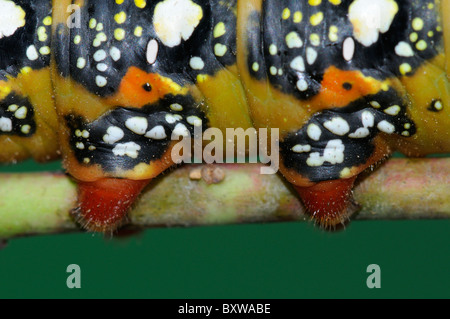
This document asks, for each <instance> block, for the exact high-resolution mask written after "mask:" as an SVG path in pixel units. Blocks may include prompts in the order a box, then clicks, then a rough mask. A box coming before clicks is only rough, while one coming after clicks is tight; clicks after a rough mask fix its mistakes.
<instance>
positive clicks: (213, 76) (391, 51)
mask: <svg viewBox="0 0 450 319" xmlns="http://www.w3.org/2000/svg"><path fill="white" fill-rule="evenodd" d="M77 8H79V10H76V9H77ZM449 80H450V1H449V0H441V1H439V0H436V1H433V0H427V1H425V0H420V1H418V0H411V1H406V0H296V1H292V0H289V1H287V0H276V1H275V0H266V1H261V0H246V1H244V0H238V1H237V0H234V1H219V0H209V1H206V0H205V1H202V0H161V1H156V0H155V1H145V0H115V1H114V0H109V1H106V0H104V1H92V0H84V1H81V0H79V1H65V0H54V1H49V0H39V1H37V0H29V1H19V0H14V1H11V0H0V149H1V151H0V161H2V162H10V161H17V160H22V159H25V158H27V157H30V156H32V157H34V158H35V159H36V160H38V161H45V160H50V159H53V158H57V157H58V156H60V155H62V158H63V163H64V167H65V169H66V170H67V172H68V173H69V174H70V175H71V176H73V178H74V179H75V180H77V181H78V183H79V206H78V208H77V209H76V210H74V212H73V215H74V217H75V218H77V220H78V221H79V222H80V224H81V225H83V226H84V227H85V228H86V229H88V230H93V231H111V230H114V229H116V228H117V227H119V226H120V225H121V224H123V222H124V221H125V219H126V213H127V211H128V209H129V207H130V206H131V205H132V204H133V202H134V201H135V199H136V197H137V196H138V195H139V193H140V191H141V190H142V189H143V188H144V187H145V186H146V185H147V184H148V183H149V182H150V181H151V180H152V179H153V178H154V177H156V176H158V175H159V174H160V173H161V172H163V171H164V170H166V169H168V168H169V167H171V166H173V165H174V163H173V160H172V159H171V156H170V153H171V149H172V147H173V146H174V143H175V142H174V141H172V140H171V139H170V136H171V135H172V133H176V134H178V135H193V132H194V128H195V126H200V124H201V126H202V129H203V130H205V129H206V128H208V127H217V128H219V129H222V130H223V131H224V132H225V129H226V128H243V129H247V128H250V127H255V128H257V129H259V128H269V129H270V128H278V129H279V131H280V171H281V174H282V175H283V176H284V177H285V178H286V179H287V181H289V182H290V183H291V184H293V186H294V188H295V189H296V190H297V191H298V193H299V196H300V197H301V199H302V200H303V203H304V204H305V206H306V208H307V211H308V212H309V213H310V214H311V216H312V218H313V219H314V220H315V221H316V222H317V223H318V224H320V225H321V226H323V227H324V228H330V227H331V228H332V227H335V226H336V225H340V224H343V223H345V222H346V221H347V220H348V218H349V217H350V215H351V213H352V212H353V211H354V205H353V203H352V201H351V189H352V187H353V183H354V180H355V178H356V177H357V176H358V174H359V173H361V172H362V171H364V170H365V169H367V168H368V167H371V166H373V165H375V164H376V163H377V162H380V161H381V160H383V159H384V158H386V157H387V156H389V154H391V153H392V152H393V151H395V150H398V151H401V152H403V153H404V154H406V155H408V156H423V155H426V154H429V153H441V152H450V130H449V127H450V85H449Z"/></svg>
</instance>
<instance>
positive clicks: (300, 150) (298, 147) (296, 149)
mask: <svg viewBox="0 0 450 319" xmlns="http://www.w3.org/2000/svg"><path fill="white" fill-rule="evenodd" d="M291 150H292V151H293V152H295V153H305V152H306V153H307V152H310V151H311V145H309V144H306V145H302V144H297V145H294V146H293V147H292V148H291Z"/></svg>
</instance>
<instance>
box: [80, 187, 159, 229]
mask: <svg viewBox="0 0 450 319" xmlns="http://www.w3.org/2000/svg"><path fill="white" fill-rule="evenodd" d="M149 182H150V180H149V179H147V180H130V179H116V178H103V179H100V180H98V181H95V182H81V181H79V182H78V188H79V194H78V202H79V207H78V209H77V210H75V211H74V215H75V218H76V219H77V221H78V222H79V223H80V224H81V225H82V226H83V227H84V228H86V229H88V230H90V231H98V232H105V231H113V230H115V229H117V227H119V226H120V225H122V224H123V221H124V220H125V218H126V215H127V213H128V210H129V208H130V207H131V205H132V204H133V203H134V201H135V200H136V198H137V196H138V195H139V194H140V193H141V191H142V189H143V188H144V187H145V186H146V185H147V184H148V183H149Z"/></svg>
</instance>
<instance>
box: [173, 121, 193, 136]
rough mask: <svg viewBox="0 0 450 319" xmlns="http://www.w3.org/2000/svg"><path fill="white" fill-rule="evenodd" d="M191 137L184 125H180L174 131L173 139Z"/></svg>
mask: <svg viewBox="0 0 450 319" xmlns="http://www.w3.org/2000/svg"><path fill="white" fill-rule="evenodd" d="M189 135H190V132H189V130H188V129H187V127H186V126H185V125H184V124H183V123H178V124H177V125H176V126H175V128H174V129H173V131H172V137H174V138H177V137H179V136H184V137H187V136H189Z"/></svg>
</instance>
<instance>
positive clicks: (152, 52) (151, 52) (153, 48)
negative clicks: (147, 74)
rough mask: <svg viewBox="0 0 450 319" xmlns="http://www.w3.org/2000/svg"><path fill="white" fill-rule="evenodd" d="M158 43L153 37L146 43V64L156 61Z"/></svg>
mask: <svg viewBox="0 0 450 319" xmlns="http://www.w3.org/2000/svg"><path fill="white" fill-rule="evenodd" d="M158 50H159V45H158V41H156V40H155V39H151V40H150V41H148V44H147V62H148V64H153V63H155V62H156V58H157V57H158Z"/></svg>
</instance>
